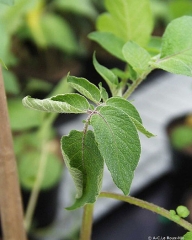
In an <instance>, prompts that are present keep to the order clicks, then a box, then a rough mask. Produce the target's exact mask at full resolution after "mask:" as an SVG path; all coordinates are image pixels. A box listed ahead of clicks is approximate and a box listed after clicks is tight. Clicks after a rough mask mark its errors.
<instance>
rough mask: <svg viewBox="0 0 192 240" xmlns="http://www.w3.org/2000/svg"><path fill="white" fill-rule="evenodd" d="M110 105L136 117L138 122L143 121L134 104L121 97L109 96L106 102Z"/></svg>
mask: <svg viewBox="0 0 192 240" xmlns="http://www.w3.org/2000/svg"><path fill="white" fill-rule="evenodd" d="M106 104H107V105H108V106H112V107H115V108H118V109H120V110H121V111H123V112H124V113H126V114H127V115H128V116H130V117H132V118H135V119H136V120H137V121H138V122H140V123H142V120H141V117H140V115H139V113H138V111H137V109H136V108H135V106H134V105H133V104H131V103H130V102H129V101H127V100H126V99H124V98H121V97H112V98H109V99H108V100H107V102H106Z"/></svg>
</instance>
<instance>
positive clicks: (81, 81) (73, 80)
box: [67, 76, 101, 103]
mask: <svg viewBox="0 0 192 240" xmlns="http://www.w3.org/2000/svg"><path fill="white" fill-rule="evenodd" d="M67 82H68V83H69V84H70V85H71V86H72V87H73V88H74V89H76V90H77V91H78V92H80V93H81V94H83V95H84V96H85V97H87V98H88V99H90V100H91V101H93V102H94V103H99V102H100V100H101V94H100V91H99V89H98V88H97V87H96V86H95V85H94V84H93V83H91V82H89V81H88V80H87V79H85V78H78V77H73V76H68V77H67Z"/></svg>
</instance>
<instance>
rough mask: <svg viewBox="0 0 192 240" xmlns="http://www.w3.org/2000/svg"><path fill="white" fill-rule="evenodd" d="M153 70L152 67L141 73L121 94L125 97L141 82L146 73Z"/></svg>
mask: <svg viewBox="0 0 192 240" xmlns="http://www.w3.org/2000/svg"><path fill="white" fill-rule="evenodd" d="M152 70H153V68H151V67H150V68H149V69H148V71H147V72H145V73H144V74H143V75H141V76H140V77H139V78H138V79H137V80H135V81H134V82H133V84H132V85H131V86H130V87H129V88H128V89H127V91H126V92H125V93H124V94H123V97H124V98H125V99H127V98H128V97H129V96H130V95H131V94H132V93H133V92H134V91H135V89H136V88H137V87H138V86H139V85H140V84H141V83H142V81H143V80H144V79H145V78H146V77H147V75H148V74H149V73H150V72H151V71H152Z"/></svg>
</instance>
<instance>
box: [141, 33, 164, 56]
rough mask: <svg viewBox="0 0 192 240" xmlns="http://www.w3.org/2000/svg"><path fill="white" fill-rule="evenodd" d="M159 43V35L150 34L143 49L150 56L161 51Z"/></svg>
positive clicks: (160, 41)
mask: <svg viewBox="0 0 192 240" xmlns="http://www.w3.org/2000/svg"><path fill="white" fill-rule="evenodd" d="M161 43H162V38H161V37H156V36H151V38H150V40H149V42H148V44H147V46H146V47H145V49H146V50H147V51H148V52H149V53H150V54H151V56H155V55H157V54H159V53H160V51H161Z"/></svg>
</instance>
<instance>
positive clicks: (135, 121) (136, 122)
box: [130, 117, 155, 138]
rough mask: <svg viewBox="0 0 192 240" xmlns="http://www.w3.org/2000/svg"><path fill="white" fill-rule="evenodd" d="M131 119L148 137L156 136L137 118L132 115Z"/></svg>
mask: <svg viewBox="0 0 192 240" xmlns="http://www.w3.org/2000/svg"><path fill="white" fill-rule="evenodd" d="M130 119H131V121H132V122H133V123H134V124H135V127H136V128H137V130H138V131H139V132H141V133H143V134H144V135H145V136H146V137H148V138H150V137H154V136H155V135H154V134H153V133H151V132H149V131H148V130H147V129H146V128H145V127H144V126H143V125H142V124H141V123H140V122H139V121H137V120H136V119H135V118H132V117H130Z"/></svg>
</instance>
